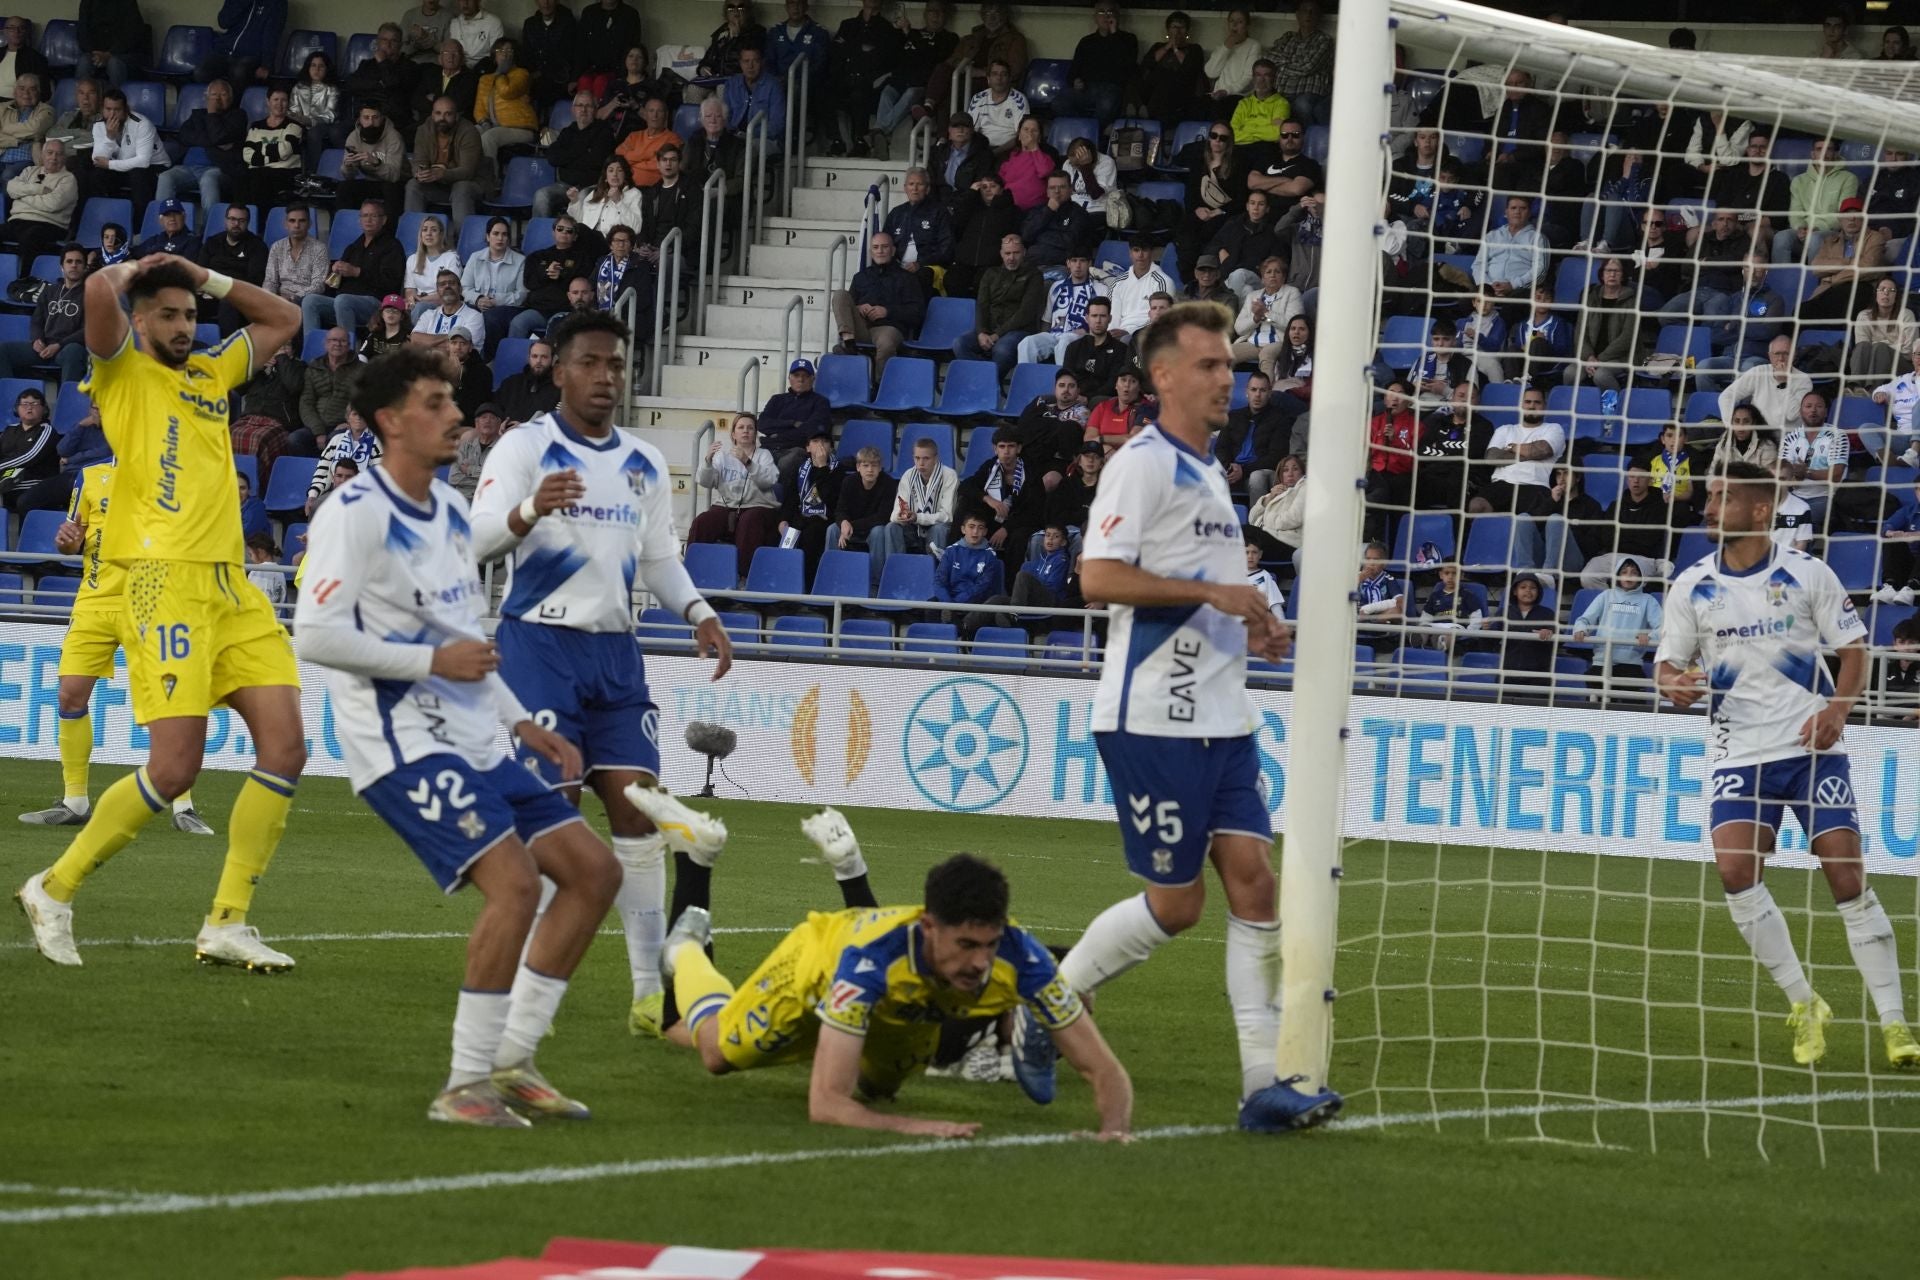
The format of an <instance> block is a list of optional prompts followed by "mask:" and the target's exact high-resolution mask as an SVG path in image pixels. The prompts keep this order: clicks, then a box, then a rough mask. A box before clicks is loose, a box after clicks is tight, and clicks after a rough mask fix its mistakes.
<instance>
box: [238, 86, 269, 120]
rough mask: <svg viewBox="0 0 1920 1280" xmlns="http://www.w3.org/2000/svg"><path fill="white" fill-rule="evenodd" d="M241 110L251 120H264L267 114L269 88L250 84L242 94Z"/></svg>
mask: <svg viewBox="0 0 1920 1280" xmlns="http://www.w3.org/2000/svg"><path fill="white" fill-rule="evenodd" d="M240 110H241V111H242V112H244V113H245V115H246V117H247V119H249V120H263V119H265V118H266V114H267V86H265V85H263V84H250V85H248V86H247V87H246V88H245V89H244V90H242V91H241V94H240Z"/></svg>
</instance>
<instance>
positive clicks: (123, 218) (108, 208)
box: [74, 196, 133, 249]
mask: <svg viewBox="0 0 1920 1280" xmlns="http://www.w3.org/2000/svg"><path fill="white" fill-rule="evenodd" d="M109 222H117V223H119V224H120V225H121V226H122V227H124V228H126V232H127V234H128V235H132V234H133V201H131V200H120V199H116V198H114V197H111V196H90V197H89V198H88V199H87V202H86V204H84V205H82V206H81V208H80V230H79V232H78V233H77V234H76V235H75V236H74V239H75V240H77V241H79V242H80V243H81V244H83V245H86V246H87V247H88V248H89V249H97V248H99V247H100V229H101V228H102V227H104V226H106V225H107V224H108V223H109Z"/></svg>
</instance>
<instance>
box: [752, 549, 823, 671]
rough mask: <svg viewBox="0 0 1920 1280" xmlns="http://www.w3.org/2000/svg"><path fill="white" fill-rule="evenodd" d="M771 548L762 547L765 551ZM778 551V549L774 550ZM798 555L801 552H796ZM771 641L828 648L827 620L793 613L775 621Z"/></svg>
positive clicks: (816, 615) (786, 644) (794, 645)
mask: <svg viewBox="0 0 1920 1280" xmlns="http://www.w3.org/2000/svg"><path fill="white" fill-rule="evenodd" d="M768 549H769V548H766V547H762V548H761V550H763V551H765V550H768ZM773 549H774V550H777V549H778V548H773ZM794 554H795V555H798V554H799V552H797V551H796V552H795V553H794ZM771 631H772V635H771V636H770V637H769V639H770V640H771V641H772V643H773V644H775V645H784V646H787V647H789V648H796V649H824V648H826V647H827V620H826V619H825V618H822V617H821V616H819V615H818V614H813V613H791V614H786V615H784V616H782V617H778V618H775V619H774V620H773V626H772V628H771Z"/></svg>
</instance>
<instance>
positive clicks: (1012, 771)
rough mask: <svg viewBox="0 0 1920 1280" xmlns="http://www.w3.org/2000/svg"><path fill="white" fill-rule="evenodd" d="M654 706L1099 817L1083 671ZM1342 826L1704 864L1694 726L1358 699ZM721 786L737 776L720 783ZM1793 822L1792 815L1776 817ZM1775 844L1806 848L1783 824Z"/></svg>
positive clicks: (13, 633) (1416, 838)
mask: <svg viewBox="0 0 1920 1280" xmlns="http://www.w3.org/2000/svg"><path fill="white" fill-rule="evenodd" d="M61 634H62V630H61V628H59V627H52V626H35V625H10V624H0V755H8V756H16V757H27V758H33V759H54V758H57V756H58V746H57V741H56V734H55V707H56V693H57V689H56V687H57V684H58V676H57V672H58V669H59V657H60V637H61ZM648 668H649V673H650V677H651V680H652V686H653V694H654V698H655V700H656V701H657V702H658V704H659V707H660V737H661V744H662V754H663V762H662V772H663V773H664V775H665V779H664V780H665V781H666V783H667V785H668V786H670V787H672V788H673V789H674V790H675V791H679V792H685V791H689V790H692V789H694V788H697V787H698V786H699V784H700V782H701V779H702V778H703V776H704V774H705V760H704V758H703V757H701V756H699V755H697V754H696V753H694V752H692V751H690V750H688V749H687V747H686V746H685V745H684V743H683V741H682V733H683V731H684V730H685V728H686V725H687V724H688V723H689V722H690V721H694V720H709V721H713V722H715V723H718V724H723V725H726V726H727V727H729V728H731V729H733V730H735V731H736V732H737V733H738V734H739V738H740V746H739V749H738V750H737V751H736V752H735V754H734V755H733V756H732V757H731V758H729V759H728V760H727V761H725V763H724V769H725V771H726V775H727V776H726V777H717V778H716V781H717V782H718V783H719V786H720V791H721V794H723V795H738V794H742V793H745V794H749V795H751V796H752V797H753V798H755V799H760V800H783V801H795V802H801V803H827V804H848V805H870V806H877V807H885V808H896V809H897V808H909V809H919V810H931V811H940V810H945V811H949V812H955V813H1010V814H1029V815H1034V816H1041V817H1057V818H1082V819H1090V820H1094V821H1112V819H1113V807H1112V805H1113V801H1112V796H1111V794H1110V792H1109V791H1108V789H1107V783H1106V776H1105V772H1104V771H1103V770H1102V769H1101V767H1100V758H1099V755H1098V753H1097V752H1096V751H1095V749H1094V742H1093V735H1092V733H1091V732H1090V730H1089V729H1088V727H1087V726H1088V718H1089V713H1090V700H1091V697H1092V693H1093V684H1092V682H1091V680H1087V679H1076V678H1072V677H1067V676H1031V675H1022V674H1019V673H1015V672H1011V671H1009V672H994V671H987V672H955V671H949V670H940V669H934V668H926V667H881V666H873V667H868V666H858V665H854V664H852V663H849V662H847V661H844V660H834V661H813V662H774V661H751V660H748V661H742V662H740V663H738V664H737V665H736V666H735V668H734V671H733V674H732V675H730V676H729V677H728V678H727V679H726V680H724V681H722V682H720V683H719V684H714V683H712V682H711V681H710V680H709V679H708V676H709V674H710V672H711V670H712V664H711V663H709V662H707V661H703V660H702V661H696V660H695V659H693V658H690V657H675V656H661V657H654V658H651V659H649V660H648ZM302 678H303V679H304V680H306V682H307V689H306V692H305V694H304V696H303V699H302V701H303V705H304V708H305V715H306V722H307V735H308V740H309V748H310V755H311V759H310V762H309V764H308V772H309V773H312V774H317V775H326V776H339V775H342V774H343V773H344V772H345V767H344V764H343V761H342V759H341V752H340V744H339V741H338V739H337V737H336V734H335V731H334V723H333V708H332V704H331V701H330V700H329V699H328V698H327V696H326V692H325V682H324V679H323V678H322V676H321V674H320V673H319V672H318V671H317V670H315V669H313V668H308V667H304V666H303V669H302ZM1255 700H1256V703H1257V704H1258V705H1259V707H1260V709H1261V712H1262V724H1261V727H1260V730H1259V734H1258V741H1259V749H1260V763H1261V768H1262V770H1263V771H1264V773H1265V774H1266V781H1267V784H1268V790H1269V794H1270V796H1271V799H1272V803H1273V805H1274V807H1275V810H1276V827H1277V826H1278V825H1279V819H1278V816H1277V811H1278V810H1279V809H1280V807H1281V806H1282V805H1283V804H1285V803H1286V801H1287V799H1288V795H1287V786H1286V773H1287V770H1286V765H1287V746H1288V744H1287V738H1286V712H1287V703H1288V696H1287V695H1286V694H1285V693H1280V692H1270V691H1258V692H1256V693H1255ZM94 710H95V721H94V735H95V742H96V744H97V746H96V751H95V758H96V759H98V760H100V761H102V762H110V763H134V762H138V761H140V760H142V759H144V757H145V752H146V748H147V742H146V734H145V733H144V732H143V731H142V730H141V729H139V728H138V726H136V725H134V724H133V722H132V718H131V716H130V714H129V711H128V704H127V695H126V688H125V674H124V666H122V668H121V670H120V672H119V674H117V675H116V676H115V678H114V680H113V681H111V682H110V683H108V684H107V686H106V687H105V688H103V689H101V690H99V691H97V692H96V693H95V695H94ZM1349 723H1350V728H1351V737H1350V741H1349V745H1348V769H1347V800H1346V821H1345V830H1346V832H1347V834H1348V835H1350V836H1354V837H1360V838H1372V839H1393V840H1398V841H1411V842H1417V843H1421V844H1427V845H1433V844H1457V845H1473V846H1483V847H1484V846H1488V845H1493V846H1499V847H1503V848H1522V849H1559V850H1567V851H1576V852H1590V853H1600V854H1614V855H1621V856H1628V857H1646V856H1654V857H1666V858H1685V859H1695V860H1698V859H1702V858H1704V857H1705V856H1706V846H1705V840H1706V811H1707V807H1706V792H1707V788H1708V777H1707V764H1706V745H1705V740H1704V734H1703V729H1704V727H1705V721H1704V720H1703V719H1702V718H1701V717H1698V716H1678V715H1658V716H1656V715H1653V714H1650V713H1637V712H1626V711H1614V712H1599V711H1580V710H1568V709H1564V708H1561V709H1553V710H1549V709H1546V708H1534V707H1516V706H1503V707H1499V708H1497V714H1496V708H1494V707H1493V706H1492V705H1491V704H1488V703H1485V702H1443V701H1439V700H1434V699H1418V698H1357V699H1355V702H1354V707H1353V712H1352V716H1351V719H1350V722H1349ZM1847 742H1848V745H1849V748H1850V749H1851V751H1852V755H1853V781H1854V788H1855V791H1856V792H1857V794H1858V797H1859V803H1860V814H1861V825H1862V828H1863V831H1864V834H1865V837H1866V847H1867V850H1868V860H1869V864H1870V866H1871V867H1872V868H1873V869H1875V870H1880V871H1891V872H1895V873H1898V874H1905V875H1913V874H1920V734H1916V732H1915V731H1913V730H1910V729H1900V728H1860V727H1854V728H1850V729H1848V730H1847ZM207 747H208V750H207V761H208V764H209V766H210V767H213V768H217V769H243V768H246V767H247V766H248V765H249V763H250V751H251V748H250V746H249V745H248V743H247V741H246V734H245V730H244V727H243V726H242V725H241V724H240V723H239V721H238V718H237V717H230V716H229V715H228V714H227V713H226V712H224V711H222V712H218V713H216V714H215V716H214V719H213V722H212V724H211V725H210V727H209V730H208V744H207ZM729 779H737V780H738V782H737V783H734V784H733V785H729ZM1789 826H1791V824H1789ZM1781 843H1782V848H1783V851H1785V852H1789V853H1798V852H1801V851H1804V848H1805V840H1804V839H1803V838H1802V837H1801V835H1800V833H1799V832H1798V830H1788V831H1786V832H1783V833H1782V840H1781Z"/></svg>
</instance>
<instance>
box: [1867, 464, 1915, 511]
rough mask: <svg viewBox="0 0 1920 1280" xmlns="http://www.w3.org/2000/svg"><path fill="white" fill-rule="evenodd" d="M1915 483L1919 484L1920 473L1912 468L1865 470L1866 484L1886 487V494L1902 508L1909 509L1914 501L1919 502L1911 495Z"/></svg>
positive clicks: (1871, 468) (1873, 468)
mask: <svg viewBox="0 0 1920 1280" xmlns="http://www.w3.org/2000/svg"><path fill="white" fill-rule="evenodd" d="M1916 482H1920V471H1916V470H1914V469H1913V468H1912V467H1868V468H1867V483H1868V484H1874V485H1878V484H1884V485H1886V487H1887V492H1888V493H1889V494H1891V495H1892V496H1893V497H1894V498H1895V499H1896V500H1897V501H1898V502H1899V503H1900V505H1901V506H1903V507H1911V506H1913V505H1914V504H1915V502H1916V501H1920V499H1916V498H1915V497H1914V493H1913V486H1914V484H1915V483H1916Z"/></svg>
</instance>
